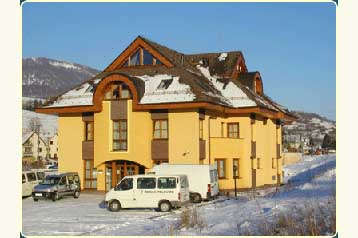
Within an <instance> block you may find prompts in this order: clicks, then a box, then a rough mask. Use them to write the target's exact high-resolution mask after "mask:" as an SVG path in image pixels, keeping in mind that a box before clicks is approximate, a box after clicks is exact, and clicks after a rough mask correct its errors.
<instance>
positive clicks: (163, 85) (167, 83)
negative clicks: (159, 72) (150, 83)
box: [157, 78, 173, 90]
mask: <svg viewBox="0 0 358 238" xmlns="http://www.w3.org/2000/svg"><path fill="white" fill-rule="evenodd" d="M172 82H173V79H172V78H171V79H163V80H162V81H160V84H159V85H158V88H157V89H161V90H164V89H168V88H169V86H170V84H171V83H172Z"/></svg>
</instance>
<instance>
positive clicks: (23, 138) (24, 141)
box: [22, 131, 46, 145]
mask: <svg viewBox="0 0 358 238" xmlns="http://www.w3.org/2000/svg"><path fill="white" fill-rule="evenodd" d="M34 134H36V135H37V133H36V132H35V131H30V132H27V133H25V134H23V135H22V144H25V143H26V142H27V141H28V140H29V139H30V138H31V137H32V136H33V135H34ZM39 140H41V141H42V143H44V144H45V145H46V143H45V141H44V140H43V139H42V138H41V136H39Z"/></svg>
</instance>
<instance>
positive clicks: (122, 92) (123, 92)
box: [104, 82, 132, 100]
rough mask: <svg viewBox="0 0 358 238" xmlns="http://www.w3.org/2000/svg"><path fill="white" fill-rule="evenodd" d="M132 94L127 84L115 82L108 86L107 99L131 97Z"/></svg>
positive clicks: (105, 97) (105, 96)
mask: <svg viewBox="0 0 358 238" xmlns="http://www.w3.org/2000/svg"><path fill="white" fill-rule="evenodd" d="M130 98H132V94H131V92H130V90H129V87H128V85H127V84H125V83H123V82H114V83H112V84H110V85H108V86H107V87H106V91H105V95H104V99H105V100H120V99H130Z"/></svg>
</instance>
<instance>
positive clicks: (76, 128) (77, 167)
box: [58, 114, 84, 188]
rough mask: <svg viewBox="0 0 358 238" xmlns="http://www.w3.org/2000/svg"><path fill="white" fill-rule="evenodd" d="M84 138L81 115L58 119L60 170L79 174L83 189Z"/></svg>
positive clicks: (61, 116)
mask: <svg viewBox="0 0 358 238" xmlns="http://www.w3.org/2000/svg"><path fill="white" fill-rule="evenodd" d="M83 137H84V131H83V122H82V116H81V114H71V115H66V116H64V115H60V116H59V117H58V154H59V155H58V156H59V158H60V159H59V160H58V170H59V172H78V174H79V176H80V178H81V187H82V188H83V187H84V186H83V185H84V184H83V160H82V141H83Z"/></svg>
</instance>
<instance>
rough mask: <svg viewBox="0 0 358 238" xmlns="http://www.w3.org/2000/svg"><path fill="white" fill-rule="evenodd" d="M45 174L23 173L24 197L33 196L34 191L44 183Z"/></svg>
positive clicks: (38, 172) (41, 172)
mask: <svg viewBox="0 0 358 238" xmlns="http://www.w3.org/2000/svg"><path fill="white" fill-rule="evenodd" d="M44 178H45V172H43V171H23V172H22V196H23V197H27V196H31V192H32V189H33V188H34V187H35V186H36V185H37V184H39V183H40V182H42V181H43V179H44Z"/></svg>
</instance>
